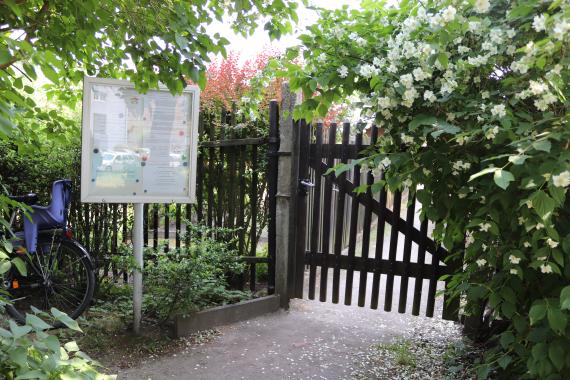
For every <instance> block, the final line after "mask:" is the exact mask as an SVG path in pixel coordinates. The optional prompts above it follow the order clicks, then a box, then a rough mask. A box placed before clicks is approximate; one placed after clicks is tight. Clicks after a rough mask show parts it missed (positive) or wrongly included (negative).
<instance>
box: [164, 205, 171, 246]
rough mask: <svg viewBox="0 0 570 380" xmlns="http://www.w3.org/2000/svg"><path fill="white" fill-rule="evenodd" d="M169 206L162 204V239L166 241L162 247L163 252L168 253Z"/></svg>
mask: <svg viewBox="0 0 570 380" xmlns="http://www.w3.org/2000/svg"><path fill="white" fill-rule="evenodd" d="M169 206H170V205H169V204H168V203H165V204H164V239H165V240H166V244H165V245H164V252H168V251H169V250H170V220H169V217H170V215H169V213H168V211H169Z"/></svg>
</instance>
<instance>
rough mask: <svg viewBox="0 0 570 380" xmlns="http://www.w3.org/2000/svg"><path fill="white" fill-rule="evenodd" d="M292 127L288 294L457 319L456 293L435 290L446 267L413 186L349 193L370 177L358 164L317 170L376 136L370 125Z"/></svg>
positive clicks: (345, 158) (353, 155) (352, 154)
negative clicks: (295, 172) (294, 165)
mask: <svg viewBox="0 0 570 380" xmlns="http://www.w3.org/2000/svg"><path fill="white" fill-rule="evenodd" d="M298 127H299V128H300V130H299V135H300V150H299V152H300V153H299V193H298V195H297V201H296V210H297V218H296V220H297V221H298V222H297V232H296V240H297V243H296V257H297V260H296V263H297V264H296V266H295V268H296V269H295V270H296V273H295V278H296V283H295V296H296V297H298V298H301V297H303V296H305V297H308V298H309V299H315V298H316V297H318V298H319V300H320V301H323V302H324V301H332V302H333V303H338V302H344V304H346V305H351V304H353V303H356V304H357V305H358V306H366V305H370V307H371V308H372V309H377V308H378V307H379V305H382V304H383V308H384V310H385V311H391V310H392V309H393V308H394V309H396V308H397V310H398V312H399V313H406V312H411V314H413V315H420V314H423V315H426V316H428V317H433V316H434V315H435V316H440V315H441V316H442V317H443V318H445V319H457V311H458V306H459V304H458V301H454V302H451V303H450V302H447V300H445V299H444V300H442V299H441V298H439V297H437V293H438V290H443V288H444V287H445V283H444V282H442V281H438V279H439V278H440V277H441V276H442V275H444V274H449V273H451V270H452V265H450V263H447V265H446V264H445V263H444V262H443V260H444V259H445V258H446V256H447V255H448V252H447V251H446V250H445V249H444V248H442V247H441V246H438V245H437V244H436V243H435V242H434V241H433V240H432V239H431V238H430V236H431V232H430V231H431V229H432V224H431V223H430V222H428V221H427V220H424V221H420V220H419V218H418V210H419V208H420V207H421V204H419V202H417V201H416V199H415V196H414V192H413V191H412V192H410V191H409V190H408V189H405V190H403V191H396V192H394V193H390V192H386V191H385V190H382V191H380V192H379V193H376V194H373V193H372V192H371V191H370V190H369V191H367V192H365V193H361V194H356V193H355V192H354V190H355V189H356V188H357V187H358V186H360V185H361V184H364V183H367V184H369V185H371V184H373V183H374V181H375V179H378V178H374V175H373V174H372V172H371V171H366V172H361V168H360V167H358V166H355V168H354V169H353V170H351V171H349V172H345V173H342V174H339V176H338V177H337V176H335V174H334V173H330V174H327V175H326V174H325V173H327V170H328V169H329V168H332V167H334V166H335V165H336V164H338V163H348V162H350V161H351V160H354V159H357V158H359V157H360V156H361V152H362V151H363V150H364V149H366V148H367V147H368V146H369V144H375V143H376V142H377V140H378V139H379V138H382V137H381V136H379V130H378V128H376V127H373V128H371V130H370V131H367V133H365V134H364V135H363V132H362V131H358V132H356V133H355V134H354V136H351V126H350V124H348V123H344V124H343V126H342V131H341V132H342V133H341V136H338V133H337V132H338V129H339V128H338V127H337V126H336V125H335V124H332V125H330V127H324V126H323V125H322V124H317V125H316V126H314V127H311V126H310V125H307V124H306V123H305V122H304V121H300V122H299V123H298ZM380 176H381V174H380ZM355 274H357V276H355ZM305 281H308V286H306V287H305V286H304V285H305ZM442 301H443V302H442ZM380 307H381V306H380Z"/></svg>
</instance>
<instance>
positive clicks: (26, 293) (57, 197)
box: [3, 180, 96, 327]
mask: <svg viewBox="0 0 570 380" xmlns="http://www.w3.org/2000/svg"><path fill="white" fill-rule="evenodd" d="M71 193H72V188H71V181H70V180H58V181H55V182H54V183H53V185H52V191H51V196H52V199H51V204H50V205H48V206H45V207H42V206H38V205H36V203H37V201H38V197H37V195H36V194H33V193H31V194H27V195H23V196H10V199H12V200H14V201H17V202H20V203H24V204H26V205H28V206H29V207H30V208H31V210H32V212H31V213H30V217H27V216H25V215H22V214H21V213H20V215H21V217H22V220H23V227H24V228H23V230H21V231H16V232H11V235H12V237H11V238H10V241H11V243H12V246H13V247H14V249H13V252H12V255H17V256H18V257H21V258H22V259H23V260H24V262H25V263H26V267H27V273H26V274H25V275H22V274H21V273H20V272H19V271H18V270H17V268H15V267H13V268H11V269H10V270H9V271H8V272H7V273H6V274H5V275H4V278H3V287H4V290H6V291H7V293H8V294H9V299H10V303H9V304H8V305H6V311H7V312H8V314H9V315H10V316H11V317H12V318H13V319H14V320H15V321H16V322H18V323H24V322H25V320H26V313H31V312H33V311H34V308H36V309H39V310H42V311H47V310H50V309H51V308H52V307H55V308H56V309H58V310H60V311H63V312H65V313H66V314H67V315H69V316H70V317H71V318H73V319H76V318H77V317H79V316H80V315H81V314H82V313H83V312H84V311H85V310H86V309H87V307H88V306H89V305H90V303H91V301H92V299H93V293H94V291H95V287H96V284H95V269H94V268H95V265H94V262H93V260H92V259H91V257H90V255H89V253H88V252H87V250H86V249H85V248H84V247H83V246H82V245H81V244H80V243H79V242H78V241H77V240H75V239H74V238H73V236H72V230H71V229H70V228H69V227H68V225H67V216H68V211H69V205H70V203H71ZM18 214H19V212H18V211H17V210H14V211H13V212H12V214H11V216H10V231H11V230H12V227H13V225H14V222H15V220H16V217H17V215H18ZM54 327H61V324H56V326H54Z"/></svg>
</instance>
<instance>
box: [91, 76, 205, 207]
mask: <svg viewBox="0 0 570 380" xmlns="http://www.w3.org/2000/svg"><path fill="white" fill-rule="evenodd" d="M199 102H200V90H199V88H198V87H197V86H188V87H187V88H186V89H185V90H184V92H183V93H182V94H181V95H177V96H174V95H172V94H171V93H170V92H169V91H168V90H167V89H166V88H165V87H161V88H160V89H159V90H149V91H148V92H147V93H146V94H140V93H138V92H137V91H136V90H135V88H134V85H133V84H132V83H130V82H129V81H124V80H116V79H103V78H91V77H86V78H85V79H84V84H83V123H82V124H83V125H82V155H81V201H82V202H104V203H193V202H194V200H195V187H196V156H197V149H198V112H199V108H198V107H199Z"/></svg>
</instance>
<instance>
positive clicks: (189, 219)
mask: <svg viewBox="0 0 570 380" xmlns="http://www.w3.org/2000/svg"><path fill="white" fill-rule="evenodd" d="M191 223H192V205H191V204H187V205H186V236H184V245H185V246H186V247H187V248H188V247H189V246H190V239H191V237H192V236H191V235H190V224H191Z"/></svg>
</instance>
